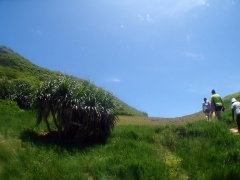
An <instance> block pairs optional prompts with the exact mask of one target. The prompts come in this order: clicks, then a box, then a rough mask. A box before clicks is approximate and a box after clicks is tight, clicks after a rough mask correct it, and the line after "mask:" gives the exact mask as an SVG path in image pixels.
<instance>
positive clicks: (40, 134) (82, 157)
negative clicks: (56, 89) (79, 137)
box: [0, 103, 240, 180]
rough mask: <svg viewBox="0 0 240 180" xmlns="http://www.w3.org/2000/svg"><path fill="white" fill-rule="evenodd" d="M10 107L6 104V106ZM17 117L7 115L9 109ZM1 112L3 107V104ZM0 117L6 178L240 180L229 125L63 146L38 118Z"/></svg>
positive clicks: (0, 161) (134, 133)
mask: <svg viewBox="0 0 240 180" xmlns="http://www.w3.org/2000/svg"><path fill="white" fill-rule="evenodd" d="M4 106H5V105H4ZM11 108H12V110H13V111H14V113H11V114H9V113H6V111H9V110H11ZM0 109H1V103H0ZM5 110H6V111H5V112H2V111H1V112H0V122H1V126H0V179H23V180H24V179H37V180H38V179H39V180H40V179H63V180H64V179H144V180H145V179H163V180H165V179H239V177H240V173H239V167H240V137H239V136H237V135H234V134H232V133H231V132H230V131H229V124H226V122H225V121H217V120H213V121H211V122H207V121H205V120H200V121H196V122H193V123H188V124H184V125H172V124H168V125H155V126H152V125H121V124H120V123H119V124H118V125H117V126H116V127H115V129H114V131H113V133H112V134H111V136H110V137H109V139H108V141H107V142H106V143H104V144H81V145H73V144H63V143H57V142H55V141H54V140H52V139H51V137H49V136H46V135H45V136H44V132H46V131H47V129H46V127H45V126H44V125H42V126H40V127H36V126H35V123H36V114H34V113H32V112H31V111H21V110H19V109H16V108H15V107H14V105H12V106H10V107H8V108H6V109H5Z"/></svg>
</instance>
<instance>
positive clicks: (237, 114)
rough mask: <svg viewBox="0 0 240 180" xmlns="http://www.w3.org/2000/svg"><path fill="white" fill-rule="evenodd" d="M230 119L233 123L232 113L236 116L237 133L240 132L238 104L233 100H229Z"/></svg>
mask: <svg viewBox="0 0 240 180" xmlns="http://www.w3.org/2000/svg"><path fill="white" fill-rule="evenodd" d="M231 103H232V105H231V109H232V119H233V121H234V113H235V114H236V121H237V126H238V132H240V102H239V101H237V100H236V99H235V98H232V99H231Z"/></svg>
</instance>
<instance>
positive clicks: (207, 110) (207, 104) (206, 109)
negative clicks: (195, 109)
mask: <svg viewBox="0 0 240 180" xmlns="http://www.w3.org/2000/svg"><path fill="white" fill-rule="evenodd" d="M202 110H203V112H204V114H205V117H206V119H207V121H209V119H210V117H211V106H210V102H209V101H208V100H207V98H204V99H203V103H202Z"/></svg>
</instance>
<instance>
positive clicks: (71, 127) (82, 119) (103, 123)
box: [36, 76, 117, 141]
mask: <svg viewBox="0 0 240 180" xmlns="http://www.w3.org/2000/svg"><path fill="white" fill-rule="evenodd" d="M36 110H37V115H38V116H37V123H38V124H39V123H40V122H41V121H42V120H44V121H45V123H46V125H47V129H48V131H49V133H50V134H52V135H53V131H52V130H51V128H50V125H49V122H48V119H49V116H50V114H51V116H52V118H53V121H54V124H55V126H56V129H57V132H58V135H57V137H58V138H59V139H62V138H66V139H69V140H73V141H86V140H92V139H94V140H99V139H100V140H106V139H107V138H108V136H109V135H110V134H111V131H112V130H113V128H114V124H115V122H116V120H117V115H116V113H115V105H114V103H113V96H112V94H110V93H109V92H106V91H103V90H101V89H98V88H96V87H95V86H93V84H91V83H90V82H89V83H86V82H84V83H82V84H80V83H76V82H74V81H73V80H72V79H71V78H70V77H66V76H59V77H57V78H56V79H55V80H50V81H49V82H47V83H44V84H43V85H42V86H41V87H40V88H39V90H38V92H37V95H36ZM53 136H54V135H53Z"/></svg>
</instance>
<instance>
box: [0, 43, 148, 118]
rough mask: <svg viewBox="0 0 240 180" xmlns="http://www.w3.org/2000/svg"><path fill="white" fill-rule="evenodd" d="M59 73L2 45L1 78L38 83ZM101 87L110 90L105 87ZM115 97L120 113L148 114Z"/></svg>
mask: <svg viewBox="0 0 240 180" xmlns="http://www.w3.org/2000/svg"><path fill="white" fill-rule="evenodd" d="M59 73H60V74H63V73H61V72H60V71H51V70H49V69H46V68H43V67H40V66H37V65H36V64H34V63H32V62H31V61H30V60H28V59H26V58H24V57H22V56H21V55H19V54H18V53H16V52H14V50H12V49H10V48H8V47H6V46H0V79H3V78H7V79H8V80H9V81H15V80H23V81H27V82H29V83H31V84H34V85H37V84H39V83H40V82H42V81H45V80H48V79H49V78H50V77H55V76H57V75H59ZM71 77H72V78H74V80H77V81H81V82H83V81H86V80H84V79H81V78H78V77H74V76H71ZM94 86H96V85H94ZM98 88H100V87H98ZM100 89H101V90H103V91H106V92H108V91H107V90H104V89H103V88H100ZM114 98H115V103H116V104H117V112H118V113H119V115H126V116H144V117H146V116H148V115H147V113H145V112H141V111H139V110H137V109H135V108H134V107H131V106H129V105H128V104H127V103H125V102H123V101H121V100H120V99H118V98H117V97H116V96H114Z"/></svg>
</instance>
